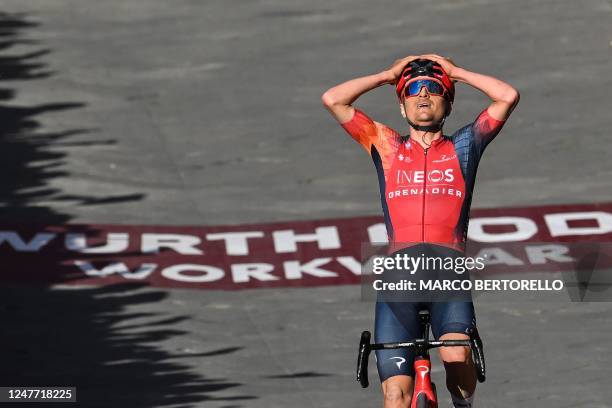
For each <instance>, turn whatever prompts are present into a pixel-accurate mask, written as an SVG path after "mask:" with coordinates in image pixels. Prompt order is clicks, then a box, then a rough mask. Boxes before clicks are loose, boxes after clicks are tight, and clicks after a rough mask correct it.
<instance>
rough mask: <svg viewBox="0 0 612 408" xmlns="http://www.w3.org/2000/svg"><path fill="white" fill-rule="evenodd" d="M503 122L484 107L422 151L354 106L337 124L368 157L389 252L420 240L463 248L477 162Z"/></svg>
mask: <svg viewBox="0 0 612 408" xmlns="http://www.w3.org/2000/svg"><path fill="white" fill-rule="evenodd" d="M504 123H505V122H504V121H500V120H497V119H495V118H492V117H491V116H490V115H489V113H488V110H487V109H485V110H483V111H482V112H481V113H480V115H478V118H476V120H475V121H474V122H473V123H470V124H468V125H466V126H464V127H462V128H461V129H459V130H457V131H456V132H455V133H453V134H452V135H451V136H446V135H445V136H442V137H440V138H439V139H437V140H434V141H433V142H432V143H431V146H430V147H428V148H427V149H424V148H423V147H422V146H421V145H420V144H419V143H418V142H416V141H414V140H412V139H409V138H408V137H402V136H401V135H400V134H399V133H398V132H396V131H395V130H393V129H391V128H390V127H388V126H385V125H383V124H382V123H379V122H375V121H373V120H372V119H370V118H369V117H368V116H367V115H366V114H365V113H363V112H362V111H360V110H359V109H355V114H354V116H353V118H352V119H351V120H350V121H348V122H345V123H343V124H342V127H343V128H344V129H345V130H346V131H347V132H348V133H349V134H350V135H351V137H352V138H353V139H355V140H356V141H357V142H358V143H359V144H361V146H363V147H364V148H365V149H366V151H367V152H368V153H369V154H370V156H371V157H372V160H373V161H374V166H375V167H376V171H377V173H378V181H379V184H380V195H381V202H382V208H383V213H384V217H385V224H386V227H387V235H388V237H389V243H390V252H395V251H397V250H399V249H402V248H405V247H407V246H411V245H414V244H416V243H420V242H428V243H436V244H440V245H444V246H448V247H451V248H455V249H457V250H460V251H462V252H463V251H464V250H465V241H466V238H467V229H468V223H469V212H470V204H471V201H472V191H473V190H474V182H475V179H476V170H477V168H478V162H479V161H480V158H481V156H482V153H483V152H484V150H485V148H486V146H487V145H488V144H489V143H490V142H491V141H492V140H493V138H495V136H497V134H498V133H499V131H500V130H501V128H502V126H503V125H504Z"/></svg>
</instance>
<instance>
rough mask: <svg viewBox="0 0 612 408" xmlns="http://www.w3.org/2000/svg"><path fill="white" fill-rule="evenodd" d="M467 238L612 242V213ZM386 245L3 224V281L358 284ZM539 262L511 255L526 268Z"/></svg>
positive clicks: (372, 225)
mask: <svg viewBox="0 0 612 408" xmlns="http://www.w3.org/2000/svg"><path fill="white" fill-rule="evenodd" d="M468 237H469V242H468V253H469V252H471V251H472V250H471V248H474V250H477V251H481V250H482V249H483V248H485V249H486V248H487V247H492V248H497V247H499V245H503V244H513V243H529V242H538V243H572V242H610V241H612V203H599V204H584V205H556V206H539V207H524V208H499V209H475V210H473V211H472V213H471V221H470V229H469V234H468ZM385 240H386V231H385V227H384V223H383V220H382V218H381V217H373V216H370V217H355V218H343V219H328V220H316V221H299V222H282V223H269V224H249V225H236V226H137V225H76V224H68V225H30V224H24V225H7V224H3V225H0V257H1V258H0V259H1V261H2V262H1V269H0V280H1V281H3V282H18V283H34V284H53V283H62V284H91V285H104V284H110V283H118V282H128V281H129V282H142V283H146V284H148V285H151V286H159V287H181V288H194V289H226V290H235V289H244V288H261V287H303V286H321V285H337V284H354V283H359V282H360V277H361V262H362V260H361V257H362V254H361V251H362V247H363V245H364V244H369V243H382V242H384V241H385ZM510 246H512V245H510ZM502 250H503V249H502ZM537 251H538V250H536V257H535V259H540V260H541V258H542V256H540V258H538V257H537ZM540 252H541V250H540ZM532 255H533V254H530V253H526V254H523V255H522V256H521V255H517V254H512V256H513V257H514V258H517V259H520V260H521V261H523V267H524V266H525V265H529V263H530V262H532V263H533V256H532ZM497 259H498V262H499V263H503V259H504V256H501V257H498V258H497ZM500 259H501V261H499V260H500ZM512 262H514V263H515V264H517V261H516V260H514V261H512ZM536 264H537V262H536ZM541 266H542V265H541V262H540V264H538V267H541Z"/></svg>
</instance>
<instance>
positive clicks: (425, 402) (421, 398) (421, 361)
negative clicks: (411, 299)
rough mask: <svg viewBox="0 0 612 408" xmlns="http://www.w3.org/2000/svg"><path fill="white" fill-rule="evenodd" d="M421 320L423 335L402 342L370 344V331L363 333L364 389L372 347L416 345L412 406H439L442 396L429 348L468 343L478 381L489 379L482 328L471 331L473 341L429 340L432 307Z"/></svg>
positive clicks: (360, 360) (360, 361) (359, 367)
mask: <svg viewBox="0 0 612 408" xmlns="http://www.w3.org/2000/svg"><path fill="white" fill-rule="evenodd" d="M419 322H420V324H421V328H422V333H423V336H422V338H421V339H415V340H413V341H409V342H402V343H375V344H370V338H371V334H370V332H369V331H364V332H362V333H361V340H360V342H359V353H358V356H357V381H358V382H359V383H360V384H361V387H362V388H367V387H368V385H369V381H368V358H369V356H370V352H371V351H372V350H381V349H398V348H414V349H415V350H416V353H415V354H416V356H415V358H414V372H415V384H414V391H413V393H412V402H411V404H410V408H438V397H437V395H436V385H435V384H434V383H433V382H432V381H431V376H430V372H431V360H430V358H429V350H430V349H432V348H437V347H460V346H468V347H470V348H471V350H472V360H473V361H474V368H475V370H476V378H477V379H478V382H481V383H482V382H484V381H485V379H486V370H485V360H484V352H483V345H482V340H481V339H480V336H479V335H478V330H476V328H474V329H473V330H472V331H470V333H469V336H470V338H469V340H437V341H434V340H429V329H430V327H431V318H430V315H429V311H428V310H421V311H419Z"/></svg>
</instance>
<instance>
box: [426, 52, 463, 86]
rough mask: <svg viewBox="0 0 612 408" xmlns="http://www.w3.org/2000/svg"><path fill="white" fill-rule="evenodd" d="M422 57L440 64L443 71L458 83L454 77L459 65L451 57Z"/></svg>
mask: <svg viewBox="0 0 612 408" xmlns="http://www.w3.org/2000/svg"><path fill="white" fill-rule="evenodd" d="M420 57H421V58H425V59H429V60H432V61H435V62H437V63H438V64H440V66H442V69H444V71H446V73H447V74H448V76H449V77H451V79H452V80H453V81H456V79H455V78H454V77H453V71H454V70H455V69H456V68H457V64H455V61H453V60H452V59H450V58H449V57H442V56H440V55H437V54H424V55H421V56H420Z"/></svg>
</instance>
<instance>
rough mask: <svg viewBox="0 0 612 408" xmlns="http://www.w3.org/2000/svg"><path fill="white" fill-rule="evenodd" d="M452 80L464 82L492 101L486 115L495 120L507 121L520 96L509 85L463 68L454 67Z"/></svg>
mask: <svg viewBox="0 0 612 408" xmlns="http://www.w3.org/2000/svg"><path fill="white" fill-rule="evenodd" d="M452 77H453V79H456V80H457V81H460V82H464V83H466V84H468V85H471V86H473V87H474V88H476V89H478V90H480V91H481V92H483V93H484V94H485V95H487V96H488V97H489V98H491V100H492V101H493V102H492V103H491V104H490V105H489V107H488V108H487V111H488V114H489V115H490V116H491V117H492V118H493V119H495V120H498V121H504V120H506V119H508V117H509V116H510V114H511V113H512V111H513V110H514V108H515V107H516V105H517V104H518V102H519V99H520V95H519V93H518V91H517V90H516V89H514V88H513V87H512V86H511V85H509V84H507V83H505V82H503V81H501V80H499V79H497V78H493V77H491V76H488V75H483V74H477V73H475V72H471V71H468V70H466V69H464V68H460V67H455V68H454V69H453V74H452Z"/></svg>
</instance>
